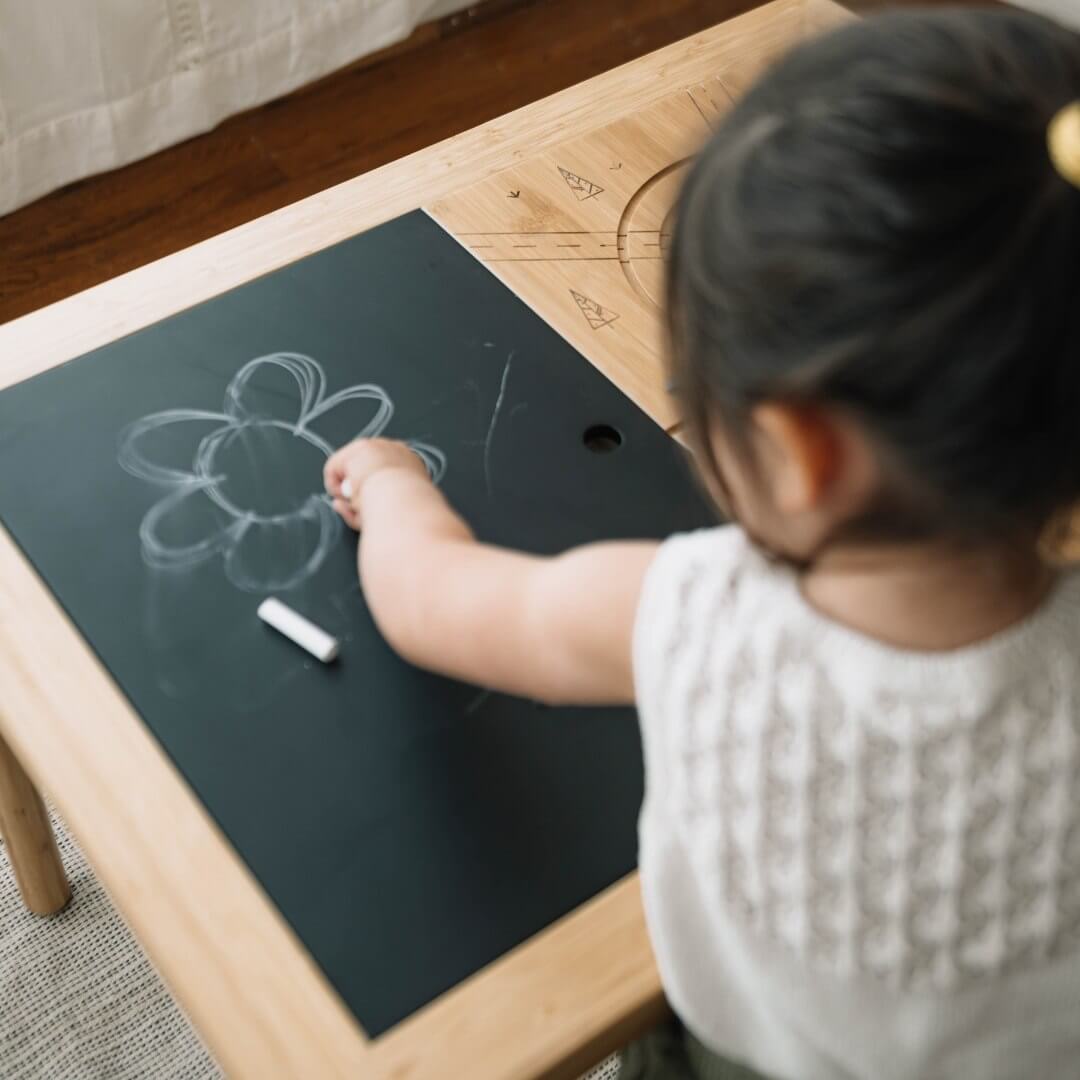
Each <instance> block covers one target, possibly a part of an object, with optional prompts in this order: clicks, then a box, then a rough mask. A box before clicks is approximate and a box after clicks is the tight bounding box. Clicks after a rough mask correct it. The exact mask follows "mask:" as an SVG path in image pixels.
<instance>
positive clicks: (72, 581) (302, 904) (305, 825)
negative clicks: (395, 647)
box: [0, 212, 710, 1035]
mask: <svg viewBox="0 0 1080 1080" xmlns="http://www.w3.org/2000/svg"><path fill="white" fill-rule="evenodd" d="M599 332H603V331H602V330H601V331H599ZM605 426H606V427H607V428H610V429H613V431H606V430H605ZM598 427H599V428H600V429H601V431H600V434H601V437H600V438H599V439H596V440H593V445H592V446H591V447H590V446H589V445H587V441H586V439H585V433H586V432H587V431H589V430H590V429H595V428H598ZM364 430H367V431H369V432H375V431H384V432H385V433H386V434H387V435H390V436H394V437H398V438H404V439H411V440H415V441H416V442H417V444H418V448H419V449H420V450H421V451H422V452H423V454H424V455H425V456H426V457H427V459H428V460H429V462H430V464H431V467H432V468H433V469H435V470H437V471H439V472H441V473H442V478H441V483H442V486H443V488H444V490H445V491H446V492H447V494H448V495H449V497H450V499H451V500H452V502H453V503H454V504H455V505H456V506H457V507H458V508H459V509H460V510H461V511H462V512H463V513H464V514H465V515H466V517H467V519H468V520H469V521H470V523H471V524H472V525H473V527H474V528H475V529H476V530H477V532H478V533H479V535H480V536H481V537H482V538H483V539H485V540H489V541H493V542H496V543H503V544H510V545H514V546H516V547H520V548H524V549H527V550H530V551H536V552H556V551H559V550H562V549H564V548H566V547H569V546H571V545H574V544H580V543H582V542H584V541H589V540H595V539H599V538H617V537H638V536H656V537H659V536H663V535H666V534H668V533H670V532H673V531H677V530H683V529H688V528H692V527H696V526H698V525H702V524H706V523H708V522H709V520H710V516H709V512H708V510H707V509H706V508H705V506H704V505H703V503H702V502H701V501H700V499H699V497H698V496H697V494H696V492H695V488H694V486H693V484H692V483H691V481H690V479H689V477H688V475H687V473H686V471H685V466H684V463H683V462H682V460H681V454H680V452H679V450H678V449H677V448H676V447H675V445H674V444H673V443H672V442H671V441H670V440H669V439H668V438H667V436H666V435H664V434H663V432H661V431H660V430H659V429H658V428H657V427H655V426H654V424H653V423H652V422H651V421H650V420H649V419H648V418H647V417H646V416H645V415H644V414H643V413H641V412H640V411H639V410H638V409H637V408H636V407H635V406H634V405H633V404H632V403H631V402H630V401H629V400H627V399H626V398H625V397H624V396H623V395H622V394H621V393H620V392H619V391H617V390H616V389H615V388H614V387H613V386H612V385H611V384H610V383H609V382H608V381H607V380H606V379H605V378H603V377H602V376H601V375H600V374H598V373H597V372H596V371H595V370H594V369H593V368H592V367H591V366H590V365H589V364H588V363H587V362H586V361H585V360H584V359H583V358H582V357H581V356H580V355H579V354H578V353H576V352H575V351H574V350H573V349H572V348H571V347H570V346H569V345H567V344H566V342H565V341H563V339H562V338H561V337H559V335H558V334H556V333H555V331H553V330H552V329H551V328H550V327H548V326H547V325H546V324H545V323H544V322H543V321H542V320H541V319H539V318H538V317H537V316H535V315H534V314H533V313H532V312H531V311H530V310H529V309H528V308H527V307H526V306H525V305H524V304H523V303H522V302H520V301H519V300H518V299H517V298H516V297H514V295H513V294H512V293H511V292H510V291H509V290H508V289H506V288H505V287H504V286H502V285H501V284H500V283H499V282H498V281H497V280H496V279H495V278H494V277H492V276H491V275H490V274H489V273H488V271H487V270H485V269H484V268H483V267H482V266H481V265H480V264H479V263H478V262H476V261H475V260H474V259H473V258H472V257H471V256H470V255H469V254H468V253H467V252H466V251H464V250H463V249H461V248H460V247H459V246H458V244H457V243H456V242H455V241H454V240H453V239H452V238H451V237H449V236H448V235H446V234H445V233H444V232H443V231H442V229H441V228H440V227H439V226H438V225H436V224H435V223H434V222H432V221H431V220H430V219H429V218H427V217H426V216H425V215H424V214H422V213H420V212H417V213H414V214H410V215H407V216H406V217H403V218H400V219H398V220H396V221H392V222H390V223H389V224H387V225H384V226H382V227H380V228H378V229H375V230H373V231H372V232H369V233H366V234H364V235H362V236H359V237H356V238H354V239H352V240H349V241H347V242H345V243H342V244H340V245H338V246H336V247H334V248H331V249H329V250H326V251H324V252H321V253H319V254H317V255H314V256H312V257H310V258H308V259H304V260H302V261H300V262H297V263H294V264H293V265H291V266H288V267H286V268H284V269H283V270H280V271H278V272H276V273H273V274H270V275H268V276H266V277H264V278H261V279H259V280H257V281H255V282H252V283H251V284H249V285H246V286H243V287H242V288H239V289H236V290H234V291H233V292H230V293H227V294H225V295H223V296H221V297H218V298H216V299H214V300H212V301H210V302H208V303H205V304H202V305H200V306H198V307H196V308H193V309H192V310H190V311H186V312H184V313H182V314H180V315H177V316H175V317H173V318H171V319H168V320H166V321H164V322H162V323H159V324H157V325H155V326H151V327H149V328H148V329H146V330H143V331H141V332H139V333H137V334H133V335H131V336H130V337H127V338H124V339H123V340H121V341H117V342H115V343H113V344H111V345H108V346H106V347H105V348H102V349H99V350H97V351H96V352H94V353H91V354H89V355H87V356H84V357H81V358H79V359H77V360H74V361H72V362H71V363H68V364H65V365H63V366H61V367H59V368H56V369H54V370H52V371H49V372H46V373H45V374H42V375H40V376H38V377H36V378H34V379H31V380H28V381H27V382H24V383H21V384H19V385H17V386H14V387H12V388H10V389H8V390H6V391H4V392H2V393H0V519H2V520H3V523H4V525H5V527H6V528H7V529H8V530H9V531H10V532H11V534H12V535H13V537H14V538H15V540H16V541H17V542H18V544H19V545H20V546H21V547H22V549H23V550H24V551H25V553H26V554H27V556H28V557H29V559H30V560H31V562H32V563H33V564H34V566H35V567H36V569H37V571H38V573H40V574H41V576H42V577H43V578H44V579H45V581H46V582H47V583H48V585H49V587H50V588H51V589H52V590H53V592H54V593H55V594H56V596H57V597H58V598H59V600H60V602H61V603H62V604H63V605H64V607H65V609H66V610H67V612H68V613H69V615H70V616H71V618H72V619H73V620H74V622H75V623H76V624H77V625H78V627H79V629H80V630H81V632H82V633H83V634H84V635H85V637H86V638H87V640H88V641H89V642H90V644H91V645H92V647H93V648H94V649H95V650H96V651H97V653H98V655H99V656H100V657H101V659H102V660H103V662H104V663H105V665H106V666H107V667H108V669H109V671H110V672H111V673H112V675H113V676H114V678H115V679H116V681H117V682H118V684H119V685H120V686H121V687H122V689H123V691H124V693H125V694H126V695H127V696H128V698H129V699H130V700H131V702H132V703H133V705H134V707H135V708H136V710H137V711H138V713H139V714H140V716H141V717H142V718H143V720H144V721H145V723H146V725H147V726H148V727H149V728H150V730H151V731H152V732H153V734H154V735H155V736H156V737H157V739H158V740H159V741H160V743H161V745H162V746H163V747H164V748H165V750H166V752H167V753H168V754H169V756H170V757H171V758H172V759H173V761H174V762H175V763H176V764H177V766H178V767H179V769H180V770H181V772H182V773H183V775H184V776H185V777H186V779H187V780H188V782H189V783H190V784H191V786H192V788H193V789H194V790H195V792H196V793H197V794H198V796H199V798H200V799H201V800H202V801H203V802H204V803H205V804H206V806H207V807H208V809H209V811H210V813H211V814H212V815H213V816H214V818H215V819H216V820H217V821H218V823H219V824H220V825H221V827H222V829H223V830H224V832H225V833H226V835H227V836H228V837H229V839H230V840H231V841H232V843H233V844H234V845H235V847H236V849H237V851H238V852H239V853H240V855H241V856H242V857H243V858H244V860H245V861H246V862H247V864H248V865H249V866H250V868H251V869H252V871H253V872H254V873H255V875H256V876H257V878H258V879H259V880H260V882H261V883H262V885H263V886H264V887H265V889H266V890H267V892H268V893H269V895H270V896H271V897H272V899H273V900H274V902H275V903H276V904H277V905H278V907H279V908H280V909H281V911H282V912H283V914H284V915H285V917H286V919H287V920H288V921H289V922H290V923H291V925H292V926H293V927H294V929H295V930H296V932H297V933H298V935H299V936H300V938H301V939H302V940H303V942H304V944H305V945H306V947H307V948H308V949H309V950H310V951H311V953H312V955H313V956H314V958H315V959H316V961H317V962H318V963H319V964H320V965H321V967H322V968H323V969H324V970H325V972H326V974H327V975H328V977H329V979H330V980H331V982H332V983H333V985H334V986H335V987H336V988H337V990H338V991H339V993H340V994H341V996H342V998H343V999H344V1000H345V1002H346V1003H347V1005H348V1006H349V1007H350V1008H351V1009H352V1010H353V1012H354V1013H355V1015H356V1016H357V1018H358V1019H359V1021H360V1023H361V1024H362V1025H363V1027H364V1028H365V1029H366V1030H367V1031H368V1033H369V1034H371V1035H377V1034H379V1033H380V1032H383V1031H385V1030H386V1029H387V1028H389V1027H391V1026H393V1025H394V1024H396V1023H397V1022H398V1021H400V1020H401V1019H403V1018H404V1017H406V1016H408V1015H409V1014H410V1013H411V1012H413V1011H414V1010H416V1009H417V1008H419V1007H420V1006H422V1005H424V1004H425V1003H427V1002H429V1001H431V1000H432V999H433V998H434V997H436V996H437V995H439V994H440V993H442V992H443V991H445V990H447V989H449V988H450V987H452V986H454V985H455V984H456V983H458V982H460V981H461V980H462V979H464V978H465V977H467V976H468V975H470V974H471V973H473V972H475V971H477V970H478V969H479V968H481V967H482V966H484V965H485V964H487V963H489V962H490V961H491V960H493V959H495V958H496V957H498V956H499V955H501V954H502V953H504V952H506V951H507V950H508V949H510V948H512V947H513V946H514V945H516V944H518V943H520V942H521V941H523V940H524V939H525V938H527V937H529V936H530V935H531V934H533V933H535V932H536V931H538V930H540V929H542V928H543V927H545V926H547V925H548V924H550V923H551V922H553V921H554V920H555V919H557V918H559V917H560V916H562V915H564V914H565V913H567V912H568V911H570V910H572V909H573V908H574V907H576V906H578V905H579V904H581V903H582V902H583V901H585V900H587V899H588V898H589V897H591V896H593V895H595V894H596V893H597V892H599V891H600V890H601V889H603V888H604V887H605V886H607V885H609V884H611V883H612V882H614V881H615V880H616V879H617V878H619V877H621V876H622V875H624V874H625V873H627V872H628V871H630V870H631V869H632V868H633V867H634V864H635V855H636V819H637V812H638V806H639V802H640V799H641V793H642V771H641V757H640V748H639V743H638V732H637V726H636V721H635V717H634V714H633V712H632V711H631V710H587V709H558V710H548V709H543V708H540V707H538V706H536V705H534V704H532V703H530V702H527V701H520V700H516V699H512V698H508V697H504V696H500V695H497V694H487V693H485V692H483V691H482V690H481V689H478V688H474V687H467V686H462V685H457V684H454V683H450V682H447V681H444V680H441V679H438V678H434V677H430V676H428V675H425V674H422V673H420V672H418V671H416V670H414V669H412V668H410V667H409V666H407V665H406V664H404V663H403V662H401V661H399V660H398V659H397V658H396V657H395V656H394V655H393V654H392V653H391V652H390V650H389V649H388V648H387V646H386V645H385V644H384V643H383V641H382V640H381V639H380V637H379V635H378V633H377V631H376V630H375V628H374V626H373V624H372V621H371V618H370V616H369V614H368V612H367V610H366V608H365V606H364V600H363V597H362V595H361V593H360V590H359V587H358V585H357V579H356V569H355V557H356V538H355V536H354V535H352V534H350V533H349V532H348V531H347V530H346V529H344V528H343V527H341V526H340V525H339V524H338V523H337V522H336V521H335V520H334V518H333V516H332V515H331V514H329V513H328V511H327V508H326V505H325V503H324V502H323V501H322V500H321V498H320V497H319V493H320V491H321V468H322V462H323V460H324V457H325V452H326V448H327V447H330V446H337V445H339V444H341V443H342V442H344V441H346V440H348V439H349V438H350V437H351V436H353V435H355V434H357V433H358V432H361V431H364ZM619 438H621V440H622V441H621V445H615V444H616V442H617V441H618V439H619ZM603 451H606V452H603ZM444 469H445V471H444V472H443V470H444ZM270 594H274V595H277V596H279V597H281V599H283V600H284V601H285V602H286V603H288V604H290V605H292V606H293V607H294V608H296V609H297V610H299V611H301V612H302V613H304V614H306V615H307V616H308V617H309V618H311V619H313V620H314V621H315V622H316V623H318V624H320V625H322V626H323V627H324V628H325V629H327V630H328V631H329V632H330V633H332V634H334V635H336V636H337V637H338V638H339V639H340V640H341V655H340V658H339V659H338V661H337V662H336V663H334V664H332V665H329V666H324V665H321V664H319V663H318V662H317V661H314V660H311V659H310V658H308V657H307V655H306V654H305V653H303V652H302V651H300V650H299V649H298V648H297V647H296V646H295V645H293V644H292V643H290V642H289V641H287V640H285V639H284V638H282V637H280V636H279V635H277V634H276V633H275V632H274V631H273V630H271V629H269V628H268V627H267V626H265V625H263V624H262V623H261V622H260V621H259V620H258V619H257V618H256V615H255V610H256V608H257V606H258V604H259V601H260V600H261V599H262V598H263V597H265V596H267V595H270ZM71 707H72V708H73V709H77V708H78V703H77V702H72V705H71ZM161 842H162V843H163V844H167V843H169V837H168V836H162V837H161Z"/></svg>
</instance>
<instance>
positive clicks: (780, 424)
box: [751, 402, 844, 514]
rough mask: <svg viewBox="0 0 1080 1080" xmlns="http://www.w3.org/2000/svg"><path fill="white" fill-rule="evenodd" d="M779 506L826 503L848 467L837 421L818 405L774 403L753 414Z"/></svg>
mask: <svg viewBox="0 0 1080 1080" xmlns="http://www.w3.org/2000/svg"><path fill="white" fill-rule="evenodd" d="M751 420H752V421H753V424H754V427H755V428H756V434H757V436H758V440H759V444H760V445H761V448H762V450H763V451H764V453H763V459H764V461H765V462H766V464H767V467H768V471H769V479H770V486H771V488H772V493H773V498H774V500H775V502H776V505H777V508H778V509H780V510H781V511H783V512H784V513H786V514H802V513H806V512H808V511H811V510H816V509H818V508H820V506H821V504H822V502H823V501H824V499H825V497H826V495H827V494H828V493H829V489H830V487H831V486H832V484H833V481H834V480H835V478H836V476H837V474H838V472H839V471H840V469H841V467H842V459H843V454H844V439H843V435H842V433H841V432H840V431H839V430H838V427H837V424H836V422H835V420H834V419H833V418H832V417H830V416H829V415H828V414H827V413H826V412H825V411H824V410H822V409H820V408H817V407H815V406H812V405H796V404H785V403H779V402H768V403H765V404H762V405H758V406H756V407H755V408H754V410H753V412H752V413H751Z"/></svg>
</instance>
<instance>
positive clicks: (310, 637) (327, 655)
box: [258, 596, 338, 664]
mask: <svg viewBox="0 0 1080 1080" xmlns="http://www.w3.org/2000/svg"><path fill="white" fill-rule="evenodd" d="M258 614H259V618H260V619H262V621H263V622H264V623H269V624H270V625H271V626H272V627H273V628H274V629H275V630H277V631H279V632H280V633H282V634H284V635H285V636H286V637H287V638H288V639H289V640H290V641H295V642H296V644H297V645H299V646H300V648H301V649H307V651H308V652H309V653H311V655H312V656H314V657H316V658H317V659H319V660H321V661H322V662H323V663H324V664H329V663H330V661H331V660H333V659H334V657H335V656H337V654H338V643H337V638H332V637H331V636H330V635H329V634H328V633H327V632H326V631H325V630H322V629H320V628H319V627H318V626H316V625H315V624H314V623H313V622H311V621H309V620H308V619H305V618H304V616H303V615H300V614H298V613H297V612H295V611H293V609H292V608H291V607H287V606H286V605H285V604H283V603H282V602H281V601H280V600H277V599H275V598H274V597H272V596H270V597H267V599H265V600H264V601H263V602H262V603H261V604H260V605H259V612H258Z"/></svg>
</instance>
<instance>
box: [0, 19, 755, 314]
mask: <svg viewBox="0 0 1080 1080" xmlns="http://www.w3.org/2000/svg"><path fill="white" fill-rule="evenodd" d="M755 2H756V0H517V2H507V0H495V2H494V3H492V4H489V5H480V6H479V7H480V15H479V17H476V18H474V19H472V20H470V19H465V20H461V19H448V20H445V21H444V22H443V23H442V24H440V25H439V26H438V27H429V28H427V29H426V30H424V31H422V32H420V33H419V34H418V35H416V38H415V40H414V42H413V43H412V44H411V46H410V47H409V48H407V49H398V50H396V51H394V52H393V54H392V55H391V56H389V57H387V58H385V59H383V60H381V61H379V62H377V63H375V64H367V65H364V64H363V63H362V64H361V65H356V66H354V67H352V68H348V69H346V70H344V71H342V72H338V73H337V74H335V75H332V76H330V77H328V78H326V79H323V80H321V81H320V82H318V83H315V84H313V85H312V86H310V87H307V88H305V89H303V90H301V91H298V92H297V93H295V94H292V95H290V96H289V97H287V98H284V99H282V100H280V101H277V102H272V103H271V104H269V105H265V106H263V107H262V108H259V109H255V110H253V111H251V112H248V113H244V114H242V115H240V116H236V117H233V118H231V119H229V120H227V121H225V123H223V124H222V125H221V126H220V127H218V128H217V129H215V130H214V131H212V132H210V133H209V134H207V135H202V136H199V137H197V138H194V139H190V140H188V141H187V142H185V143H182V144H180V145H179V146H174V147H172V148H170V149H168V150H165V151H163V152H161V153H159V154H156V155H154V156H153V157H151V158H147V159H146V160H144V161H139V162H136V163H135V164H132V165H129V166H127V167H126V168H123V169H119V170H116V171H114V172H111V173H106V174H104V175H102V176H98V177H92V178H91V179H89V180H85V181H83V182H81V183H78V184H74V185H72V186H71V187H68V188H66V189H64V190H62V191H58V192H56V193H54V194H52V195H49V196H47V197H46V198H44V199H41V200H39V201H38V202H36V203H32V204H30V205H29V206H26V207H24V208H23V209H21V210H17V211H16V212H15V213H13V214H9V215H8V216H6V217H2V218H0V252H2V253H3V254H2V256H0V322H5V321H7V320H8V319H12V318H14V317H15V316H17V315H21V314H24V313H25V312H27V311H32V310H33V309H35V308H37V307H41V306H42V305H44V304H47V303H51V302H52V301H54V300H59V299H62V298H63V297H65V296H68V295H70V294H71V293H74V292H78V291H79V290H80V289H85V288H87V287H89V286H90V285H94V284H96V283H98V282H100V281H104V280H105V279H107V278H110V277H114V276H115V275H116V274H120V273H123V272H124V271H126V270H131V269H133V268H135V267H137V266H141V265H142V264H143V263H146V262H149V261H151V260H152V259H157V258H160V257H161V256H162V255H167V254H169V253H170V252H172V251H176V250H178V249H179V248H182V247H186V246H187V245H189V244H193V243H195V242H196V241H199V240H203V239H205V238H206V237H209V236H213V235H214V234H215V233H219V232H221V231H222V230H224V229H228V228H231V227H232V226H234V225H238V224H240V223H242V222H244V221H248V220H249V219H251V218H253V217H257V216H258V215H260V214H265V213H267V212H268V211H270V210H274V209H276V208H277V207H279V206H284V205H285V204H287V203H290V202H293V201H295V200H296V199H299V198H302V197H303V196H305V195H310V194H312V193H313V192H316V191H320V190H322V189H323V188H326V187H329V186H330V185H331V184H336V183H338V182H340V181H342V180H347V179H348V178H350V177H352V176H356V175H358V174H359V173H363V172H366V171H367V170H369V169H373V168H375V167H376V166H377V165H381V164H383V163H384V162H387V161H392V160H393V159H395V158H399V157H401V156H403V155H405V154H408V153H410V152H411V151H413V150H417V149H419V148H420V147H423V146H427V145H429V144H431V143H433V142H436V141H437V140H439V139H443V138H446V137H447V136H449V135H453V134H455V133H457V132H459V131H463V130H465V129H466V128H469V127H472V126H474V125H475V124H479V123H482V122H483V121H485V120H489V119H491V118H492V117H495V116H498V115H500V114H502V113H504V112H507V111H508V110H510V109H514V108H517V107H518V106H520V105H524V104H526V103H527V102H529V101H533V100H535V99H536V98H539V97H542V96H544V95H546V94H550V93H553V92H554V91H556V90H559V89H561V88H563V87H565V86H570V85H572V84H573V83H577V82H580V81H581V80H582V79H586V78H589V77H590V76H592V75H596V74H599V73H600V72H602V71H606V70H607V69H609V68H611V67H614V66H615V65H617V64H621V63H624V62H625V61H627V60H631V59H633V58H634V57H636V56H640V55H642V54H644V53H646V52H649V51H651V50H653V49H656V48H659V47H660V46H662V45H666V44H668V43H669V42H672V41H676V40H678V39H679V38H682V37H686V36H687V35H689V34H693V33H695V32H697V31H699V30H702V29H704V28H705V27H708V26H712V25H713V24H715V23H717V22H720V21H721V20H723V19H725V18H728V17H730V16H731V15H734V14H736V13H738V12H741V11H745V10H747V9H749V8H751V7H754V6H755Z"/></svg>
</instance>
